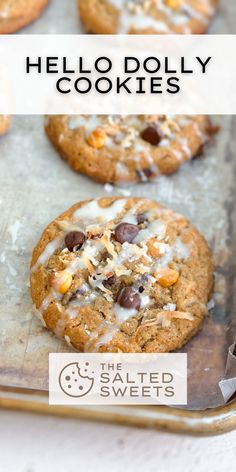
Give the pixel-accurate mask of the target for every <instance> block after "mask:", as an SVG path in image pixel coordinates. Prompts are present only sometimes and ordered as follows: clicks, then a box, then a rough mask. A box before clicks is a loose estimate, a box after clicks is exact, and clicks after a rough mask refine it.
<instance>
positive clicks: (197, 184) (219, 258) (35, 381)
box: [0, 0, 236, 415]
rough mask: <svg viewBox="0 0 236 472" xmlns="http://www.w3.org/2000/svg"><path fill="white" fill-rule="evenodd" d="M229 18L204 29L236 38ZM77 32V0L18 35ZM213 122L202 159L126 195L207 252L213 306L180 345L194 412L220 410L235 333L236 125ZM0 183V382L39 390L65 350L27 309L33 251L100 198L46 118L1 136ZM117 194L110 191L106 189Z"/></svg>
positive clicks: (58, 5)
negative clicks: (61, 154) (171, 218)
mask: <svg viewBox="0 0 236 472" xmlns="http://www.w3.org/2000/svg"><path fill="white" fill-rule="evenodd" d="M235 18H236V3H235V0H227V1H224V0H222V1H221V2H220V8H219V12H218V15H217V16H216V18H215V19H214V21H213V22H212V25H211V27H210V30H209V32H210V33H212V34H213V33H215V34H217V33H221V34H234V33H236V22H235ZM78 33H84V30H83V28H82V26H81V24H80V21H79V18H78V12H77V5H76V0H68V1H66V2H65V1H64V0H51V2H50V5H49V6H48V8H47V9H46V10H45V12H44V13H43V15H42V16H41V18H39V19H38V20H37V21H36V22H35V23H33V24H32V25H30V26H28V27H27V28H25V29H23V30H22V31H21V32H20V33H19V34H78ZM218 121H219V122H220V124H221V131H220V133H219V135H218V136H217V138H216V144H215V145H213V146H211V147H208V149H207V151H206V152H205V155H204V157H202V158H198V159H196V160H195V161H193V162H191V163H188V164H186V165H185V166H184V167H183V168H182V169H181V171H180V172H179V173H178V174H176V175H173V176H171V177H168V178H165V177H162V178H160V179H158V181H157V182H156V183H150V184H139V185H138V186H135V187H130V188H129V189H128V190H129V192H130V194H131V195H134V196H148V197H152V198H156V199H158V200H160V201H161V202H163V203H166V204H167V205H169V206H172V207H173V208H174V209H176V210H177V211H180V212H182V213H183V214H185V215H186V216H188V217H189V218H190V219H191V220H192V221H193V223H195V225H196V226H197V227H198V228H199V230H200V231H201V232H202V233H203V234H204V235H205V236H206V238H207V239H208V241H209V243H210V245H211V246H212V249H213V251H214V255H215V262H216V289H215V302H216V306H215V308H214V309H213V311H211V314H210V316H209V317H208V318H207V319H206V321H205V323H204V326H203V330H202V331H201V332H200V333H199V334H198V335H197V336H196V337H195V338H194V339H193V340H192V341H191V342H189V343H188V345H187V346H186V348H185V349H184V350H186V351H187V352H188V358H189V404H188V407H189V408H193V409H205V408H209V407H211V408H212V407H215V406H217V405H222V404H223V402H224V399H223V397H222V394H221V391H220V389H219V385H218V382H219V380H221V379H222V377H223V376H224V371H225V366H226V358H227V352H228V347H229V345H230V344H232V343H233V341H234V339H235V332H236V318H235V316H234V307H235V301H236V300H235V299H233V284H234V274H235V268H234V267H233V260H234V259H235V257H234V256H235V254H234V249H233V243H234V241H235V238H236V234H235V229H234V226H233V225H234V221H236V219H235V205H234V201H235V196H234V190H233V188H234V186H235V162H234V159H235V157H234V149H235V140H236V137H235V134H236V133H235V131H236V121H235V119H233V118H231V117H224V118H223V117H222V118H219V119H218ZM0 183H1V185H0V210H1V219H0V221H1V223H0V234H1V247H0V280H1V284H0V385H4V386H17V387H21V388H26V389H39V390H46V389H47V376H48V373H47V365H48V353H49V352H68V351H69V349H68V347H67V346H66V344H65V343H64V342H61V341H59V340H57V339H56V338H55V336H54V335H52V334H50V333H49V332H48V331H46V330H45V329H44V328H42V326H41V325H40V323H39V322H38V321H37V319H36V318H35V317H34V315H33V313H32V303H31V299H30V295H29V284H28V274H29V263H30V257H31V252H32V249H33V247H34V245H35V244H36V242H37V240H38V238H39V236H40V234H41V232H42V230H43V229H44V227H45V226H46V225H47V224H48V222H49V221H50V220H52V219H54V218H55V217H56V216H57V215H58V214H59V213H61V212H62V211H64V210H65V209H66V208H68V207H69V206H70V205H72V204H73V203H75V202H76V201H78V200H81V199H83V198H89V197H91V196H93V197H98V196H101V195H104V194H105V193H106V192H105V189H104V187H103V186H102V185H99V184H96V183H94V182H92V181H90V180H89V179H87V178H86V177H83V176H80V175H76V174H75V173H73V172H72V171H71V170H70V169H69V168H68V167H67V166H66V164H65V163H63V162H62V161H61V160H60V159H59V158H58V156H57V154H56V152H55V151H54V150H53V149H52V147H51V145H50V143H49V142H48V140H47V138H46V136H45V134H44V130H43V118H42V117H37V116H35V117H30V116H29V117H26V116H24V117H23V116H22V117H15V118H14V120H13V125H12V129H11V131H10V133H9V134H8V135H7V136H4V137H1V138H0ZM123 191H124V189H118V188H114V191H113V193H114V194H117V195H120V194H122V192H123ZM234 293H235V291H234ZM128 414H131V413H130V412H129V411H128V410H127V415H128Z"/></svg>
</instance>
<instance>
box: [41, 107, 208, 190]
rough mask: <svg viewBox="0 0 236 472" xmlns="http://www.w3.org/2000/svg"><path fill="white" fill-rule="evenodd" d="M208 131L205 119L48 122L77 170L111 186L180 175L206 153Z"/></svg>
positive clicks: (157, 117) (57, 143) (53, 138)
mask: <svg viewBox="0 0 236 472" xmlns="http://www.w3.org/2000/svg"><path fill="white" fill-rule="evenodd" d="M209 130H210V122H209V118H207V117H206V116H203V115H198V116H190V115H188V116H185V115H184V116H183V115H182V116H181V115H179V116H174V115H171V116H169V115H168V116H167V115H129V116H128V115H122V116H120V115H108V116H105V115H80V116H65V115H64V116H62V115H60V116H50V117H49V118H48V119H47V122H46V132H47V134H48V136H49V138H50V140H51V141H52V143H53V144H54V146H55V147H56V149H57V150H58V151H59V153H60V155H61V156H62V157H63V159H65V160H66V161H67V162H68V164H69V165H70V166H71V167H72V169H74V170H75V171H77V172H81V173H83V174H86V175H87V176H89V177H91V178H92V179H94V180H97V181H99V182H107V183H122V182H140V181H147V180H152V179H155V178H156V177H157V176H158V175H161V174H171V173H173V172H176V171H177V170H178V169H179V167H180V166H181V165H182V164H183V163H184V162H186V161H188V160H190V159H191V158H193V157H194V156H196V155H197V154H198V153H199V152H200V151H201V150H202V148H203V145H204V144H205V143H206V142H207V140H208V138H209Z"/></svg>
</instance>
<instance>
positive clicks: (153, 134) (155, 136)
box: [141, 124, 162, 146]
mask: <svg viewBox="0 0 236 472" xmlns="http://www.w3.org/2000/svg"><path fill="white" fill-rule="evenodd" d="M141 138H142V139H144V141H147V142H148V143H150V144H152V145H153V146H157V145H158V144H159V143H160V141H161V139H162V136H161V134H160V132H159V130H158V128H157V126H156V125H154V124H151V125H148V126H147V127H146V128H145V129H144V130H143V131H142V132H141Z"/></svg>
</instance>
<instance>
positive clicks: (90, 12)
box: [77, 0, 219, 34]
mask: <svg viewBox="0 0 236 472" xmlns="http://www.w3.org/2000/svg"><path fill="white" fill-rule="evenodd" d="M77 1H78V6H79V11H80V17H81V20H82V22H83V24H84V26H85V28H86V30H87V31H89V32H91V33H96V34H127V33H130V34H173V33H174V34H175V33H176V34H201V33H204V32H205V31H206V30H207V28H208V26H209V23H210V21H211V20H212V18H213V16H214V14H215V12H216V9H217V5H218V3H219V2H218V0H77Z"/></svg>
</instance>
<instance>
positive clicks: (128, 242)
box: [30, 197, 213, 352]
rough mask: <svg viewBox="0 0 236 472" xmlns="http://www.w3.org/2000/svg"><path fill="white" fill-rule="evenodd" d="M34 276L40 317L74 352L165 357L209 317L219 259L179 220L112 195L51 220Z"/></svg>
mask: <svg viewBox="0 0 236 472" xmlns="http://www.w3.org/2000/svg"><path fill="white" fill-rule="evenodd" d="M30 279H31V293H32V299H33V302H34V304H35V309H36V313H37V315H38V316H39V317H40V319H41V321H42V322H43V324H44V325H45V326H46V327H47V328H48V329H49V330H51V331H53V332H54V333H55V334H56V335H58V336H60V337H63V338H64V339H65V340H66V341H67V342H68V343H69V344H70V345H71V346H73V347H74V348H75V349H77V350H79V351H85V352H87V351H90V352H97V351H99V352H169V351H173V350H175V349H178V348H180V347H181V346H183V344H185V343H186V342H187V341H188V340H189V339H190V338H191V337H192V336H193V335H194V334H195V333H196V332H197V331H198V330H199V328H200V326H201V324H202V321H203V319H204V317H205V315H206V314H207V302H208V300H209V297H210V296H211V293H212V288H213V262H212V256H211V252H210V250H209V248H208V246H207V243H206V241H205V240H204V238H203V237H202V236H201V235H200V234H199V232H198V231H197V230H196V229H195V228H194V227H193V226H192V224H191V223H190V222H189V221H188V220H187V219H186V218H184V217H183V216H181V215H180V214H177V213H174V212H173V211H172V210H170V209H168V208H166V207H164V206H161V205H160V204H158V203H157V202H154V201H151V200H146V199H141V198H140V199H139V198H112V197H110V198H100V199H98V200H89V201H85V202H80V203H78V204H76V205H74V206H73V207H72V208H70V209H69V210H68V211H66V212H65V213H63V214H62V215H61V216H59V217H58V218H57V219H56V220H55V221H53V222H52V223H51V224H49V226H48V227H47V228H46V229H45V231H44V232H43V234H42V236H41V238H40V241H39V243H38V244H37V246H36V248H35V249H34V252H33V257H32V264H31V276H30Z"/></svg>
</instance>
